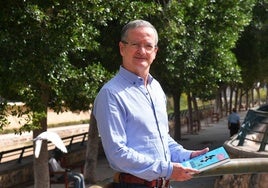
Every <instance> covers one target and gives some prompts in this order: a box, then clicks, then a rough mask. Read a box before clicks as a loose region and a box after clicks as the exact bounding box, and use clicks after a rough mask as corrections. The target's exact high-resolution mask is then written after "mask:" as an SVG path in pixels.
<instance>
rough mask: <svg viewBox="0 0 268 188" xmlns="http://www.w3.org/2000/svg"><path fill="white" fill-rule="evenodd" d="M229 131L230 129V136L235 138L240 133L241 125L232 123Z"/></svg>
mask: <svg viewBox="0 0 268 188" xmlns="http://www.w3.org/2000/svg"><path fill="white" fill-rule="evenodd" d="M229 129H230V136H233V135H235V134H237V133H238V130H239V125H238V124H237V123H231V125H230V127H229Z"/></svg>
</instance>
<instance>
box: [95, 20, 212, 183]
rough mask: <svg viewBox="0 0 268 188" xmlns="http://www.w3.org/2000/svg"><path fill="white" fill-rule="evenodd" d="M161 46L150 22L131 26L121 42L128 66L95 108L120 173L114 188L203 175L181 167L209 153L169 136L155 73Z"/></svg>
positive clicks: (108, 150)
mask: <svg viewBox="0 0 268 188" xmlns="http://www.w3.org/2000/svg"><path fill="white" fill-rule="evenodd" d="M157 43H158V34H157V31H156V29H155V28H154V26H153V25H151V24H150V23H149V22H147V21H144V20H134V21H131V22H129V23H128V24H127V25H125V26H124V27H123V29H122V33H121V41H120V42H119V49H120V54H121V56H122V65H121V66H120V70H119V72H118V74H117V75H116V76H115V77H114V78H113V79H111V80H110V81H109V82H108V83H106V84H105V85H104V86H103V88H102V89H101V90H100V92H99V94H98V96H97V98H96V100H95V103H94V110H93V113H94V116H95V118H96V120H97V125H98V129H99V133H100V136H101V139H102V144H103V147H104V151H105V154H106V156H107V159H108V161H109V163H110V165H111V167H112V168H113V169H115V170H116V171H118V173H117V174H116V175H115V177H114V187H161V186H162V187H168V183H167V182H168V180H176V181H185V180H189V179H191V178H192V176H193V174H195V173H198V171H197V170H194V169H191V168H184V167H183V166H182V165H181V164H180V163H179V162H183V161H185V160H188V159H190V158H192V157H195V156H198V155H201V154H204V153H206V152H207V151H208V150H209V149H208V148H205V149H203V150H198V151H191V150H186V149H184V148H183V147H182V146H181V145H179V144H178V143H176V142H175V141H174V140H173V139H172V138H171V137H170V135H169V134H168V131H169V130H168V129H169V128H168V118H167V112H166V96H165V93H164V92H163V90H162V88H161V86H160V84H159V83H158V82H157V81H156V80H155V79H154V78H153V77H152V76H151V75H150V73H149V70H150V66H151V64H152V63H153V61H154V59H155V57H156V53H157V50H158V47H157Z"/></svg>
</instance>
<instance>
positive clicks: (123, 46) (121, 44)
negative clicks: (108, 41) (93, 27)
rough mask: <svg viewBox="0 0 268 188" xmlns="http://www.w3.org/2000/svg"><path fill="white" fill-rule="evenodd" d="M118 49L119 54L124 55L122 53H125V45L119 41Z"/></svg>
mask: <svg viewBox="0 0 268 188" xmlns="http://www.w3.org/2000/svg"><path fill="white" fill-rule="evenodd" d="M119 51H120V54H121V56H124V53H125V45H124V43H123V42H121V41H120V42H119Z"/></svg>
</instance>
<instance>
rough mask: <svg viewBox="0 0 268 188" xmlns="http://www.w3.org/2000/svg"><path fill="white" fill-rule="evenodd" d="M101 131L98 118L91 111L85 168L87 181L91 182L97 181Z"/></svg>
mask: <svg viewBox="0 0 268 188" xmlns="http://www.w3.org/2000/svg"><path fill="white" fill-rule="evenodd" d="M98 149H99V132H98V128H97V122H96V119H95V117H94V115H93V113H92V112H91V115H90V125H89V131H88V141H87V151H86V161H85V168H84V176H85V181H86V182H87V183H90V184H94V183H96V167H97V162H98Z"/></svg>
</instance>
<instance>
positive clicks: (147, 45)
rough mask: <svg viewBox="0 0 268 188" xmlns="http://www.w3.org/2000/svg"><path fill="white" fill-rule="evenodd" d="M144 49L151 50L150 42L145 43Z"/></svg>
mask: <svg viewBox="0 0 268 188" xmlns="http://www.w3.org/2000/svg"><path fill="white" fill-rule="evenodd" d="M145 48H146V50H152V49H153V48H154V46H153V45H152V44H146V45H145Z"/></svg>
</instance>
